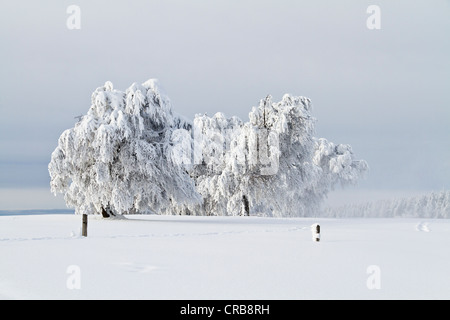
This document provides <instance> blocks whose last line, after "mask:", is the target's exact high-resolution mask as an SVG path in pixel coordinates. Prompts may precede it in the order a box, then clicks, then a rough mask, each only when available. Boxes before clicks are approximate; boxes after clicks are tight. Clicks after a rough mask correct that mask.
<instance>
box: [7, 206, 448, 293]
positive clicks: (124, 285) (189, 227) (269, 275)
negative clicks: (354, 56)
mask: <svg viewBox="0 0 450 320" xmlns="http://www.w3.org/2000/svg"><path fill="white" fill-rule="evenodd" d="M313 223H319V224H320V226H321V241H320V242H313V241H312V234H311V230H310V226H311V225H312V224H313ZM80 227H81V217H80V216H76V215H68V214H51V215H50V214H48V215H42V214H40V215H33V214H28V215H5V214H2V215H0V299H450V254H449V250H448V245H449V243H450V221H449V220H423V219H316V218H292V219H288V218H283V219H276V218H259V217H186V216H154V215H151V216H139V215H137V216H128V217H127V219H121V220H109V221H108V220H103V219H101V218H100V217H89V225H88V237H87V238H83V237H80ZM78 286H79V288H78ZM71 288H72V289H71Z"/></svg>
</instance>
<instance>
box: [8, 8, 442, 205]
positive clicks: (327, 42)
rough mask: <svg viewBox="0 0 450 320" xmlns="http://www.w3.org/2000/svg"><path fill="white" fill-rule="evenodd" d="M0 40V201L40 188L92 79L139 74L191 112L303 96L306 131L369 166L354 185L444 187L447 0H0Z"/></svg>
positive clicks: (118, 84) (124, 84) (124, 80)
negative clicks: (374, 15) (373, 10)
mask: <svg viewBox="0 0 450 320" xmlns="http://www.w3.org/2000/svg"><path fill="white" fill-rule="evenodd" d="M73 4H75V5H77V6H79V8H80V10H81V15H80V22H81V24H80V27H81V29H79V30H69V29H68V28H67V26H66V22H67V19H68V18H69V16H70V14H68V13H67V12H66V9H67V7H68V6H69V5H73ZM372 4H375V5H378V6H379V8H380V10H381V16H380V18H381V29H379V30H370V29H368V28H367V24H366V21H367V19H368V18H369V16H370V15H371V14H369V13H367V12H366V10H367V8H368V6H369V5H372ZM0 43H1V50H0V63H1V72H0V111H1V113H0V114H1V117H0V209H2V207H8V208H10V207H11V206H10V205H6V202H5V201H6V200H7V199H8V198H11V197H10V196H9V194H10V193H9V192H10V190H11V189H14V190H16V191H17V190H21V189H33V188H40V189H43V188H48V189H49V180H50V178H49V176H48V171H47V165H48V162H49V161H50V155H51V152H52V151H53V150H54V148H55V147H56V145H57V141H58V138H59V136H60V134H61V133H62V132H63V131H64V130H65V129H68V128H71V127H73V126H74V123H75V121H76V120H75V119H74V117H75V116H78V115H81V114H85V113H86V112H87V110H88V109H89V107H90V97H91V93H92V92H93V91H94V90H95V88H97V87H99V86H101V85H103V84H104V83H105V81H107V80H110V81H111V82H112V83H113V84H114V87H115V88H116V89H120V90H125V89H126V88H128V87H129V86H130V85H131V84H132V83H133V82H138V83H142V82H144V81H146V80H147V79H149V78H158V79H159V80H160V82H161V83H162V85H163V86H164V88H165V91H166V92H167V93H168V95H169V97H170V98H171V100H172V103H173V107H174V110H175V111H177V112H178V113H181V114H183V115H185V116H186V117H188V118H191V119H193V117H194V115H195V114H196V113H205V112H207V113H208V114H209V115H212V114H214V113H215V112H218V111H221V112H224V113H225V114H226V115H227V116H233V115H237V116H239V117H240V118H242V119H243V120H247V118H248V112H249V111H250V110H251V107H252V106H256V105H258V103H259V100H260V99H261V98H264V97H265V96H266V95H268V94H271V95H272V96H273V97H274V101H279V100H280V99H281V97H282V95H283V94H284V93H291V94H293V95H299V96H300V95H301V96H306V97H309V98H311V99H312V102H313V107H314V108H313V115H314V116H315V117H316V118H317V120H318V122H317V136H319V137H325V138H327V139H328V140H330V141H333V142H335V143H348V144H350V145H351V146H352V147H353V151H354V153H355V154H356V157H357V158H359V159H365V160H367V161H368V163H369V165H370V168H371V170H370V173H369V175H368V177H367V179H366V180H365V181H363V182H362V183H361V184H360V185H359V188H361V189H364V190H384V191H388V192H390V191H392V192H394V191H398V190H411V191H418V190H419V191H423V190H425V191H428V190H430V191H431V190H442V189H450V90H449V89H450V58H449V57H450V1H448V0H434V1H425V0H423V1H411V0H408V1H400V0H397V1H361V0H354V1H317V0H316V1H312V0H311V1H299V0H295V1H294V0H293V1H288V0H278V1H257V0H251V1H250V0H239V1H235V0H226V1H207V0H202V1H167V0H164V1H133V0H128V1H114V2H113V1H77V0H75V1H21V0H18V1H2V3H1V5H0ZM2 201H3V206H2V203H1V202H2ZM14 201H17V200H14ZM24 201H26V200H24ZM39 205H43V204H41V203H40V202H39ZM51 205H53V204H50V206H51ZM18 207H21V208H22V207H25V205H18Z"/></svg>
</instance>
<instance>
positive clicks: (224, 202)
mask: <svg viewBox="0 0 450 320" xmlns="http://www.w3.org/2000/svg"><path fill="white" fill-rule="evenodd" d="M310 110H311V102H310V100H309V99H308V98H304V97H292V96H290V95H285V96H284V97H283V99H282V100H281V101H280V102H278V103H273V102H272V98H271V97H270V96H268V97H267V98H266V99H263V100H261V102H260V104H259V106H258V107H254V108H253V109H252V111H251V112H250V114H249V121H248V122H246V123H243V122H242V121H241V120H239V119H237V118H235V117H233V118H230V119H226V118H225V116H224V115H223V114H221V113H218V114H216V115H214V116H213V117H207V116H205V115H202V116H196V118H195V120H194V131H195V132H196V134H195V136H196V137H197V138H196V139H195V142H196V143H199V144H200V145H201V148H200V150H201V152H202V157H201V158H202V159H203V161H202V162H201V163H196V164H195V165H194V166H193V168H192V170H191V176H192V177H193V178H194V179H195V181H196V186H197V191H198V192H199V193H200V194H201V195H202V196H203V206H202V208H201V209H198V210H203V214H208V215H227V214H229V215H249V214H262V215H270V216H305V215H308V214H310V213H311V212H313V211H314V210H317V209H318V206H319V204H320V202H321V201H322V199H323V198H324V197H325V196H326V194H327V193H328V192H329V191H330V190H331V189H332V188H333V187H334V186H335V185H336V184H339V183H340V184H342V185H345V184H349V183H355V182H356V181H357V180H358V179H359V178H360V177H361V176H362V175H363V174H364V172H365V171H366V170H367V169H368V166H367V163H366V162H365V161H357V160H354V156H353V152H352V149H351V147H350V146H348V145H334V144H333V143H331V142H328V141H327V140H326V139H317V138H315V137H313V134H314V123H315V119H314V118H313V117H312V116H311V114H310ZM199 139H201V140H200V142H199Z"/></svg>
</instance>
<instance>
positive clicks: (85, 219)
mask: <svg viewBox="0 0 450 320" xmlns="http://www.w3.org/2000/svg"><path fill="white" fill-rule="evenodd" d="M87 224H88V216H87V214H83V224H82V228H81V235H82V236H83V237H87Z"/></svg>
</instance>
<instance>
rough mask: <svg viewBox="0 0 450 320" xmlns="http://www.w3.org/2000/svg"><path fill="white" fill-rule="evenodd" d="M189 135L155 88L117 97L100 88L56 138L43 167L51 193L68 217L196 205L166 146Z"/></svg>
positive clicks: (152, 84)
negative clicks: (182, 134) (70, 210)
mask: <svg viewBox="0 0 450 320" xmlns="http://www.w3.org/2000/svg"><path fill="white" fill-rule="evenodd" d="M189 128H190V124H189V123H188V122H186V121H184V120H183V119H182V118H181V117H180V116H178V115H176V114H174V113H173V111H172V107H171V103H170V101H169V99H168V97H167V96H166V95H165V94H164V93H163V92H162V91H161V89H160V87H159V86H158V83H157V81H156V80H149V81H147V82H145V83H143V84H142V85H138V84H136V83H135V84H133V85H132V86H131V87H130V88H128V89H127V90H126V91H125V92H122V91H118V90H114V89H113V86H112V84H111V83H110V82H107V83H106V84H105V85H104V86H103V87H99V88H97V89H96V90H95V91H94V93H93V94H92V105H91V107H90V109H89V111H88V113H87V114H86V115H85V116H83V117H82V118H81V120H80V121H79V122H78V123H77V124H76V125H75V127H74V128H72V129H69V130H66V131H64V132H63V134H62V135H61V137H60V138H59V142H58V146H57V148H56V149H55V151H54V152H53V154H52V157H51V162H50V164H49V173H50V177H51V190H52V192H53V193H54V194H57V193H63V194H64V195H65V201H66V204H67V205H68V206H69V207H73V208H75V209H76V213H80V214H81V213H85V214H96V213H101V214H103V216H105V217H107V216H109V215H116V214H130V213H136V212H139V213H149V212H152V211H153V212H156V213H168V212H170V208H171V207H172V206H179V205H192V204H195V203H198V202H199V201H200V200H201V197H200V196H199V194H198V193H197V192H196V190H195V187H194V183H193V180H192V179H191V178H190V177H189V175H188V173H187V172H186V170H185V168H184V167H183V166H180V165H179V163H176V162H174V158H176V157H174V156H173V153H174V140H173V139H174V138H175V139H176V138H177V136H179V135H180V130H182V131H185V132H187V131H186V130H189ZM177 133H178V134H177ZM176 145H177V144H175V146H176ZM175 151H176V150H175Z"/></svg>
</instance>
